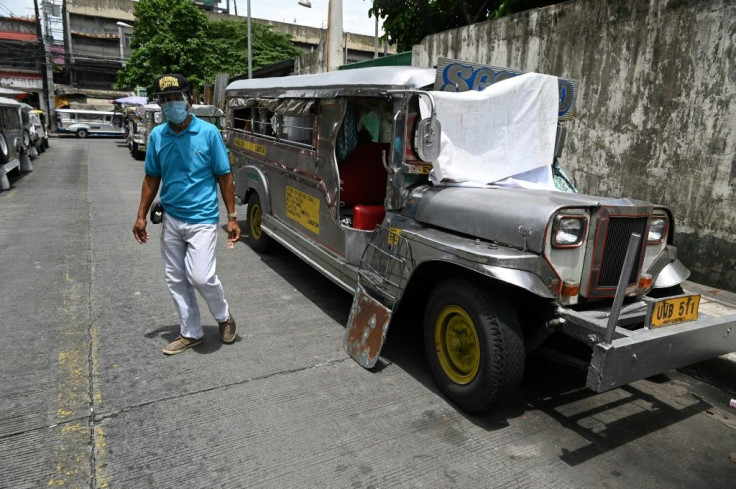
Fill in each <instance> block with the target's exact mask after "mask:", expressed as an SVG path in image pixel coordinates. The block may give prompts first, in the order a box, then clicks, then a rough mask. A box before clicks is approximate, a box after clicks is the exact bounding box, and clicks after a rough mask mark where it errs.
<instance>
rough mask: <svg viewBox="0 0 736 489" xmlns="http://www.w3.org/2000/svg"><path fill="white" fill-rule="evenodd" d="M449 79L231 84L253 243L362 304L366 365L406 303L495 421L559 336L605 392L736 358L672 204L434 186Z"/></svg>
mask: <svg viewBox="0 0 736 489" xmlns="http://www.w3.org/2000/svg"><path fill="white" fill-rule="evenodd" d="M441 68H442V67H441ZM476 68H477V67H472V66H471V67H470V68H469V69H470V70H471V71H472V70H473V69H476ZM484 69H485V68H484ZM457 73H462V71H461V70H457ZM481 74H485V75H486V78H488V71H486V72H482V73H481ZM491 74H493V72H491ZM509 76H510V75H509V72H503V76H499V78H508V77H509ZM438 77H439V72H438V70H435V69H422V68H412V67H382V68H367V69H359V70H348V71H337V72H330V73H324V74H316V75H302V76H291V77H283V78H269V79H253V80H240V81H235V82H232V83H231V84H230V85H229V86H228V87H227V89H226V131H225V140H226V144H227V146H228V148H229V150H230V158H231V163H232V167H233V174H234V179H235V188H236V197H237V199H238V200H239V202H240V203H241V204H247V206H248V207H247V227H246V234H247V237H246V241H247V242H248V244H249V245H250V246H251V247H252V248H253V249H255V250H257V251H259V252H265V251H267V249H268V247H269V246H270V244H271V241H276V242H278V243H280V244H281V245H283V246H285V247H286V248H288V249H289V250H291V251H292V252H294V253H295V254H297V255H298V256H299V257H300V258H302V259H303V260H305V261H306V262H307V263H309V264H310V265H312V266H313V267H315V268H316V269H317V270H319V271H320V272H321V273H323V274H324V275H326V276H327V277H329V278H330V279H331V280H333V281H334V282H335V283H337V284H338V285H340V286H341V287H342V288H344V289H345V290H347V291H349V292H350V293H352V294H353V295H354V302H353V306H352V308H351V312H350V318H349V321H348V325H347V328H346V334H345V348H346V351H347V352H348V353H349V354H350V356H351V357H353V358H354V359H355V360H356V361H357V362H358V363H360V364H361V365H363V366H364V367H366V368H370V367H373V366H374V365H375V364H376V362H377V361H378V359H379V355H380V351H381V348H382V346H383V343H384V340H385V337H386V332H387V330H388V326H389V323H390V321H391V318H392V316H393V315H394V314H395V313H397V311H398V310H400V309H402V310H404V311H405V312H407V313H408V314H409V315H412V316H415V317H418V318H422V320H423V324H424V338H423V342H424V346H425V350H426V353H427V358H428V361H429V364H430V367H431V369H432V373H433V375H434V377H435V379H436V381H437V383H438V385H439V387H440V388H441V390H442V391H443V392H444V393H445V394H446V395H447V396H448V397H449V398H450V399H451V400H452V401H453V402H455V403H456V404H457V405H458V406H460V407H461V408H463V409H465V410H467V411H469V412H482V411H486V410H488V409H490V408H491V407H492V406H494V404H496V403H498V402H500V401H502V400H503V399H505V398H506V397H508V396H509V395H510V394H512V393H513V392H515V390H516V389H517V387H518V385H519V384H520V382H521V378H522V375H523V369H524V362H525V357H526V355H528V354H530V353H532V352H534V351H535V350H537V349H539V348H540V347H545V349H546V348H547V346H548V345H551V344H554V343H555V338H556V337H569V338H573V339H574V340H576V344H578V345H580V344H582V345H585V346H586V347H587V348H586V349H585V350H586V351H587V352H588V356H587V358H585V359H584V360H585V363H586V368H587V370H588V378H587V386H588V387H589V388H590V389H592V390H594V391H597V392H602V391H605V390H608V389H612V388H615V387H617V386H621V385H623V384H626V383H629V382H632V381H635V380H638V379H641V378H645V377H648V376H651V375H654V374H657V373H661V372H664V371H667V370H670V369H672V368H678V367H681V366H685V365H688V364H691V363H695V362H698V361H702V360H705V359H708V358H711V357H714V356H718V355H721V354H725V353H728V352H731V351H734V350H736V332H734V331H733V329H734V325H736V315H733V314H732V315H729V316H726V317H710V316H708V315H707V314H705V313H704V312H703V311H700V314H699V315H698V301H699V297H698V296H691V295H687V294H684V293H683V292H682V289H681V288H680V286H679V284H680V283H681V282H683V281H684V280H685V279H686V278H687V276H688V271H687V269H686V268H685V267H684V266H683V265H682V264H681V263H680V262H679V261H678V260H677V258H676V248H675V247H674V245H673V236H674V225H675V220H674V217H673V216H672V213H671V212H670V210H669V209H667V208H666V207H664V206H660V205H655V204H651V203H647V202H642V201H638V200H632V199H611V198H604V197H594V196H589V195H582V194H578V193H572V192H562V191H558V190H550V189H534V188H517V187H513V186H512V187H504V186H496V185H493V186H479V187H474V188H469V187H464V186H448V185H435V184H433V183H431V182H430V180H429V178H428V173H429V171H430V170H431V169H432V168H433V162H434V163H435V164H436V163H437V159H438V154H440V134H441V133H442V134H443V135H444V132H443V129H446V127H445V126H444V124H445V121H443V120H442V118H441V114H440V115H436V113H435V111H434V106H435V100H434V99H435V98H436V95H434V94H436V92H430V91H428V90H432V85H433V84H434V85H435V89H436V90H439V87H437V84H436V80H437V79H438ZM453 84H454V86H455V87H457V86H458V85H457V83H454V82H453ZM560 87H561V88H560V90H561V91H562V84H561V85H560ZM571 87H572V86H569V87H568V88H571ZM450 88H451V89H452V86H451V87H450ZM472 88H473V89H482V88H483V87H482V86H481V87H477V86H475V87H472ZM453 96H454V95H447V97H449V98H450V102H452V97H453ZM562 98H563V97H562V92H561V101H562ZM422 114H424V115H422ZM440 124H443V125H442V127H440ZM553 131H554V129H553ZM559 134H564V132H563V131H561V130H559V129H558V135H559ZM443 137H444V136H443ZM561 140H562V138H559V137H558V140H557V142H558V145H557V147H556V148H555V165H558V162H557V159H556V156H559V151H560V147H561V144H559V143H560V142H561ZM443 151H444V149H443ZM552 163H553V162H552V161H550V165H552ZM555 167H556V168H558V166H555ZM558 176H561V177H564V173H560V174H559V175H558ZM563 180H564V178H563ZM567 184H568V186H570V187H571V186H572V184H571V182H569V181H567ZM557 357H558V358H568V357H567V356H566V353H565V352H560V351H558V352H557ZM568 359H569V358H568ZM571 361H574V360H571ZM578 363H580V362H579V361H578Z"/></svg>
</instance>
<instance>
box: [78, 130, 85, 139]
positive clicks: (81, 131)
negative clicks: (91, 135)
mask: <svg viewBox="0 0 736 489" xmlns="http://www.w3.org/2000/svg"><path fill="white" fill-rule="evenodd" d="M87 134H88V133H87V129H79V130H78V131H77V137H78V138H86V137H87Z"/></svg>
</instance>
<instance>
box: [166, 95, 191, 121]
mask: <svg viewBox="0 0 736 489" xmlns="http://www.w3.org/2000/svg"><path fill="white" fill-rule="evenodd" d="M161 110H163V111H164V115H165V116H166V118H167V119H168V120H169V121H171V122H172V123H174V124H181V123H182V122H184V119H186V118H187V103H186V102H185V101H183V100H182V101H176V102H166V103H164V104H162V105H161Z"/></svg>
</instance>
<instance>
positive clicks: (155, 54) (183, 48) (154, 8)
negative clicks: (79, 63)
mask: <svg viewBox="0 0 736 489" xmlns="http://www.w3.org/2000/svg"><path fill="white" fill-rule="evenodd" d="M133 14H134V15H135V18H136V23H135V26H134V28H133V39H132V41H131V49H132V53H131V56H130V59H129V60H128V62H127V63H126V66H125V68H124V69H122V70H121V71H119V72H118V79H117V83H116V88H118V89H125V88H131V87H135V86H145V87H147V88H148V90H149V92H148V93H152V91H153V82H154V80H155V79H156V77H157V76H158V75H160V74H162V73H172V72H175V73H181V74H183V75H186V76H187V77H188V78H189V79H190V82H191V83H193V84H199V83H201V82H202V80H203V79H202V73H203V68H204V67H203V66H202V64H203V60H204V59H205V55H206V52H207V43H208V39H207V24H208V21H207V17H206V16H205V14H204V13H203V12H202V11H201V10H200V9H198V8H197V7H196V6H195V5H194V4H193V3H192V2H191V1H190V0H140V1H139V2H136V4H135V6H134V10H133Z"/></svg>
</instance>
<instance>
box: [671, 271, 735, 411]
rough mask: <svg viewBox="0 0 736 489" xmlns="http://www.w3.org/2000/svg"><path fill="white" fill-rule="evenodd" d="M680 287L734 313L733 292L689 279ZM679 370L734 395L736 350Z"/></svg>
mask: <svg viewBox="0 0 736 489" xmlns="http://www.w3.org/2000/svg"><path fill="white" fill-rule="evenodd" d="M682 288H683V289H685V290H686V291H688V292H694V293H698V294H700V295H701V296H702V297H703V298H704V299H707V300H708V301H710V302H712V303H715V304H717V305H719V306H720V307H722V308H724V309H726V310H728V309H733V311H732V312H729V313H730V314H734V313H736V294H734V293H733V292H729V291H727V290H722V289H718V288H715V287H709V286H707V285H703V284H698V283H695V282H690V281H685V282H683V283H682ZM679 370H682V371H683V372H685V373H686V374H688V375H691V376H694V377H696V378H698V379H700V380H702V381H704V382H706V383H708V384H711V385H713V386H715V387H718V388H719V389H722V390H724V391H726V392H728V393H729V394H731V395H732V396H734V397H736V352H732V353H727V354H725V355H721V356H720V357H716V358H711V359H710V360H705V361H703V362H700V363H696V364H694V365H689V366H687V367H683V368H681V369H679Z"/></svg>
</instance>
